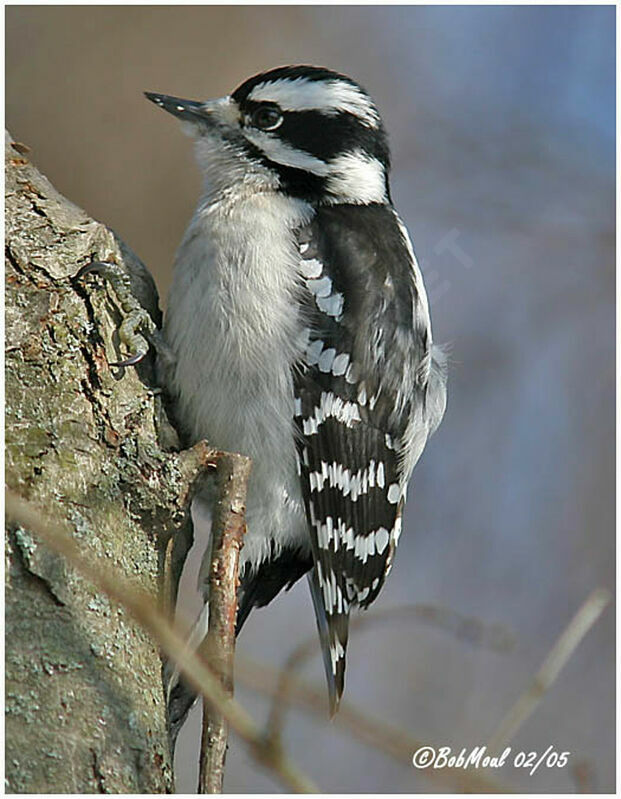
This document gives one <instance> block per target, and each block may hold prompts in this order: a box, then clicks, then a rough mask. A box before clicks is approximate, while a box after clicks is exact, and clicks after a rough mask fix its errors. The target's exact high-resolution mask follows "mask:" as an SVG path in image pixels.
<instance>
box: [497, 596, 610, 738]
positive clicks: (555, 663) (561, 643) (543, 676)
mask: <svg viewBox="0 0 621 799" xmlns="http://www.w3.org/2000/svg"><path fill="white" fill-rule="evenodd" d="M609 602H610V591H609V590H608V589H607V588H596V589H595V590H594V591H592V592H591V594H589V596H588V597H587V599H586V600H585V601H584V603H583V604H582V606H581V608H580V609H579V610H578V612H577V613H576V615H575V616H574V617H573V619H572V620H571V621H570V622H569V624H568V625H567V627H566V628H565V630H564V631H563V633H562V634H561V636H560V637H559V639H558V640H557V641H556V643H555V644H554V646H553V647H552V649H551V650H550V653H549V654H548V656H547V657H546V659H545V660H544V661H543V663H542V665H541V668H540V669H539V671H538V672H537V673H536V674H535V676H534V677H533V679H532V681H531V683H530V685H529V686H528V687H527V688H526V690H525V691H524V692H523V693H522V694H520V696H519V697H518V699H517V701H516V702H515V703H514V704H513V706H512V707H511V708H510V710H509V712H508V713H507V714H506V715H505V717H504V718H503V719H502V721H501V722H500V724H499V725H498V727H497V729H496V731H495V732H494V734H493V735H492V737H491V738H490V740H489V744H488V749H489V750H490V752H491V753H492V754H493V753H496V752H500V751H501V750H502V749H504V747H505V746H506V745H507V744H508V743H509V741H511V739H512V738H513V737H514V736H515V734H516V732H517V731H518V730H519V728H520V727H521V726H522V724H523V723H524V722H525V721H526V719H528V718H529V716H531V715H532V713H533V712H534V710H535V708H536V707H537V705H538V704H539V702H541V700H542V699H543V696H544V694H545V692H546V691H547V690H548V689H549V688H550V686H551V685H552V683H553V682H554V681H555V680H556V678H557V677H558V675H559V673H560V671H561V669H562V668H563V666H564V665H565V664H566V663H567V661H568V660H569V658H570V657H571V655H572V654H573V652H574V650H575V649H576V647H577V646H578V644H579V643H580V641H582V639H583V638H584V636H585V635H586V634H587V632H588V631H589V630H590V629H591V627H592V626H593V625H594V624H595V622H596V621H597V620H598V618H599V617H600V615H601V614H602V612H603V610H604V608H605V607H606V605H607V604H608V603H609Z"/></svg>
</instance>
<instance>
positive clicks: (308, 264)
mask: <svg viewBox="0 0 621 799" xmlns="http://www.w3.org/2000/svg"><path fill="white" fill-rule="evenodd" d="M306 246H307V247H308V244H307V245H306ZM300 270H301V272H302V274H303V275H304V277H305V278H309V279H310V278H314V277H319V275H320V274H321V273H322V272H323V264H322V263H321V261H318V260H317V259H316V258H308V259H307V260H302V261H300Z"/></svg>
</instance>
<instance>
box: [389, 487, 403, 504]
mask: <svg viewBox="0 0 621 799" xmlns="http://www.w3.org/2000/svg"><path fill="white" fill-rule="evenodd" d="M400 497H401V489H400V488H399V484H398V483H391V484H390V485H389V486H388V494H387V495H386V498H387V499H388V501H389V502H390V503H391V504H392V505H396V504H397V502H399V499H400Z"/></svg>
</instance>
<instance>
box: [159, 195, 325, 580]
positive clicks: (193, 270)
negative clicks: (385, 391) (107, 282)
mask: <svg viewBox="0 0 621 799" xmlns="http://www.w3.org/2000/svg"><path fill="white" fill-rule="evenodd" d="M312 213H313V211H312V209H311V208H310V206H308V205H307V204H306V203H303V202H301V201H298V200H292V199H287V198H284V197H282V196H278V195H277V194H273V193H261V194H251V195H249V196H247V197H245V198H241V199H240V198H237V199H236V200H234V201H226V202H225V201H221V202H217V203H210V204H204V205H199V207H198V209H197V211H196V213H195V215H194V217H193V219H192V221H191V223H190V225H189V227H188V230H187V231H186V234H185V236H184V239H183V241H182V243H181V246H180V248H179V251H178V253H177V258H176V263H175V273H174V280H173V285H172V288H171V292H170V296H169V303H168V312H167V316H166V321H165V326H164V335H165V337H166V339H167V342H168V344H169V345H170V347H171V349H172V351H173V353H174V356H175V359H176V360H175V365H174V367H173V370H172V372H173V374H172V382H173V386H172V387H173V390H174V391H175V392H176V394H177V396H178V406H177V411H178V415H179V418H180V420H181V421H182V423H183V426H184V428H185V429H186V430H188V431H189V432H190V435H191V437H192V439H193V440H199V439H203V438H205V439H207V440H208V441H209V442H210V443H211V444H213V445H214V446H217V447H219V448H221V449H226V450H230V451H235V452H242V453H244V454H246V455H249V456H250V457H251V458H252V459H253V470H252V476H251V480H250V484H249V493H248V510H247V518H248V534H247V539H246V543H245V545H244V551H243V557H244V560H248V559H249V560H251V562H253V563H255V564H256V563H257V562H260V560H262V559H263V558H264V557H265V556H266V555H267V554H268V552H269V541H270V539H275V540H276V542H277V544H282V543H284V542H285V541H287V540H290V539H292V538H293V539H295V540H298V539H304V541H306V538H307V535H306V523H305V520H304V516H303V513H302V504H301V498H300V490H299V484H298V477H297V471H296V461H295V445H294V436H293V427H292V425H293V404H294V399H293V384H292V365H293V364H294V362H295V361H296V360H298V359H299V357H300V351H299V346H300V344H299V342H300V333H301V330H302V328H303V325H302V320H301V319H300V316H299V309H298V303H297V300H296V287H297V285H298V281H299V273H298V269H299V266H298V264H299V255H298V251H297V247H296V242H295V238H294V235H293V231H294V230H295V228H298V227H300V226H302V225H304V224H306V223H307V222H308V221H309V220H310V218H311V216H312ZM287 497H288V500H287Z"/></svg>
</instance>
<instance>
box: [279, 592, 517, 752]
mask: <svg viewBox="0 0 621 799" xmlns="http://www.w3.org/2000/svg"><path fill="white" fill-rule="evenodd" d="M412 620H415V621H419V622H422V623H423V624H429V625H431V626H433V627H437V628H439V629H441V630H444V631H445V632H449V633H451V634H453V635H454V636H455V637H456V638H459V639H461V640H464V641H468V643H471V644H474V645H479V646H486V647H488V648H490V649H492V650H493V651H496V652H503V653H505V652H508V651H510V650H511V649H512V648H513V646H514V642H513V636H512V635H511V634H510V633H509V631H508V630H506V628H504V627H503V626H502V625H498V624H486V623H485V622H482V621H481V620H480V619H477V618H475V617H474V616H464V615H463V614H461V613H457V612H456V611H454V610H451V609H450V608H445V607H441V606H438V605H431V604H416V605H401V606H397V607H392V608H383V609H382V610H375V611H369V612H367V613H364V614H363V615H360V616H356V617H354V618H353V619H351V621H350V632H352V631H354V630H361V629H363V630H366V629H368V628H369V627H372V626H373V625H375V624H377V623H379V622H381V623H382V624H385V623H386V622H387V621H388V622H395V621H407V622H411V621H412ZM317 649H318V641H317V637H316V636H312V637H309V638H307V639H306V640H305V641H303V642H302V643H301V644H300V645H299V646H297V647H296V648H295V649H294V650H293V652H292V653H291V654H290V655H289V657H288V658H287V660H286V662H285V665H284V666H283V668H282V670H281V672H280V675H279V679H278V687H277V690H276V692H275V693H274V700H273V702H272V708H271V711H270V716H269V720H268V723H267V730H268V735H269V736H270V737H271V738H272V739H273V740H274V741H277V740H278V739H279V737H280V735H281V732H282V729H283V726H284V716H285V712H286V710H287V701H288V692H289V687H290V684H291V681H292V679H293V677H294V675H295V673H296V672H297V671H299V669H300V668H301V667H302V666H303V665H304V663H305V662H306V661H307V660H309V659H310V658H311V657H312V656H313V655H314V654H315V653H316V652H317Z"/></svg>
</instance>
